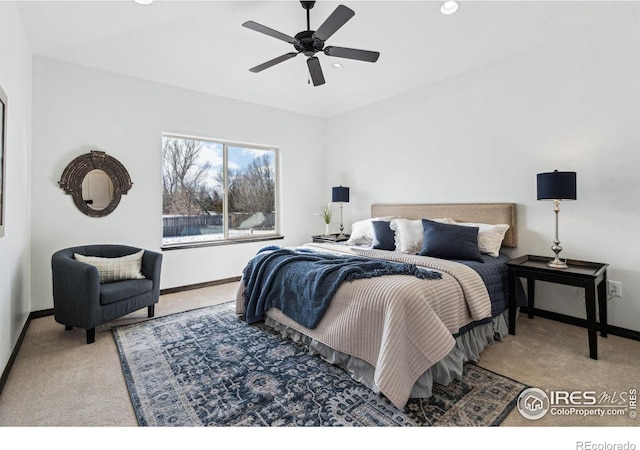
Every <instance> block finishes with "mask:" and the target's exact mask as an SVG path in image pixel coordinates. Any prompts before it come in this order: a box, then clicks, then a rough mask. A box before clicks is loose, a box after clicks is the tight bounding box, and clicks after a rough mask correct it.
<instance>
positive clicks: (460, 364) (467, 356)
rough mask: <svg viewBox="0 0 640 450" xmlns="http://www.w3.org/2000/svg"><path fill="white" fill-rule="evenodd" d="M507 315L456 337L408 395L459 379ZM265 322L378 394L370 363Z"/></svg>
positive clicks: (502, 332) (422, 394)
mask: <svg viewBox="0 0 640 450" xmlns="http://www.w3.org/2000/svg"><path fill="white" fill-rule="evenodd" d="M508 315H509V312H508V311H505V312H504V313H502V314H500V315H498V316H496V317H495V318H494V319H493V320H492V322H488V323H486V324H482V325H478V326H477V327H475V328H473V329H471V330H469V331H468V332H466V333H464V334H462V335H460V336H458V337H457V338H456V344H455V347H454V348H453V350H451V351H450V352H449V353H448V354H447V356H445V357H444V358H442V359H441V360H440V361H438V362H437V363H436V364H435V365H433V366H431V367H430V368H429V369H427V370H426V371H425V372H424V373H423V374H422V376H420V377H419V378H418V380H417V381H416V383H415V384H414V386H413V388H412V389H411V394H410V397H411V398H429V397H431V395H432V387H433V383H437V384H440V385H443V386H446V385H448V384H449V383H450V382H451V381H453V380H461V379H462V370H463V368H464V363H465V362H469V361H471V362H477V361H478V360H479V359H480V353H482V351H483V350H484V349H485V348H486V347H487V346H488V345H490V344H493V343H494V342H495V341H496V340H501V339H502V337H504V336H506V335H507V334H508V333H509V331H508V330H509V328H508V325H507V323H508V322H507V320H508ZM265 324H266V325H268V326H269V327H271V328H273V329H274V330H276V331H278V332H279V333H280V334H281V335H282V336H283V337H285V338H289V339H291V340H293V341H295V342H299V343H301V344H304V345H305V346H307V348H308V349H309V352H310V353H311V354H314V355H315V354H317V355H320V356H321V357H322V358H323V359H324V360H325V361H327V362H329V363H331V364H333V365H336V366H338V367H341V368H342V369H344V370H346V371H347V372H348V373H349V375H351V377H352V378H353V379H354V380H356V381H358V382H359V383H362V384H363V385H365V386H367V387H368V388H369V389H371V390H372V391H373V392H375V393H377V394H379V393H380V389H379V388H378V386H377V385H376V383H375V381H374V367H373V366H372V365H371V364H369V363H367V362H366V361H364V360H362V359H360V358H358V357H355V356H350V355H347V354H344V353H341V352H338V351H336V350H334V349H332V348H331V347H328V346H327V345H325V344H323V343H321V342H319V341H317V340H315V339H312V338H310V337H309V336H306V335H304V334H302V333H300V332H299V331H297V330H294V329H292V328H290V327H287V326H286V325H283V324H281V323H280V322H277V321H275V320H273V319H272V318H270V317H266V318H265Z"/></svg>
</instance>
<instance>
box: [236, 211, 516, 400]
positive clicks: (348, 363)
mask: <svg viewBox="0 0 640 450" xmlns="http://www.w3.org/2000/svg"><path fill="white" fill-rule="evenodd" d="M351 231H352V232H351V236H350V239H349V241H347V242H346V243H337V244H333V243H309V244H305V245H303V246H300V247H296V248H292V249H282V248H278V247H265V249H263V250H264V251H261V252H259V254H258V255H256V257H254V258H253V259H252V261H250V262H249V264H247V268H245V271H244V272H243V279H242V281H241V283H240V284H239V288H238V292H237V295H236V312H237V313H238V314H239V315H240V316H241V317H243V318H244V319H245V320H247V321H249V320H248V319H249V318H252V321H254V322H255V321H257V320H263V321H264V323H265V324H266V325H268V326H270V327H272V328H273V329H275V330H277V331H278V332H280V333H281V335H282V336H283V338H288V339H292V340H295V341H298V342H300V343H302V344H304V345H306V346H308V348H309V350H310V351H311V352H312V353H317V354H320V355H321V356H322V357H323V358H324V359H325V360H327V361H328V362H330V363H332V364H335V365H337V366H340V367H342V368H343V369H344V370H346V371H347V372H348V373H349V374H350V375H351V376H352V378H354V379H355V380H356V381H359V382H360V383H362V384H364V385H365V386H367V387H368V388H370V389H371V390H372V391H374V392H376V393H379V394H382V395H384V396H386V397H387V398H388V399H389V400H390V401H391V402H392V403H393V404H394V405H395V406H396V407H397V408H403V407H404V406H405V404H406V403H407V401H408V399H409V398H415V397H419V398H427V397H430V396H431V394H432V386H433V383H439V384H442V385H447V384H448V383H449V382H451V381H452V380H454V379H461V377H462V371H463V366H464V363H465V362H468V361H473V362H476V361H478V360H479V358H480V353H481V352H482V351H483V350H484V348H486V346H488V345H491V344H493V343H494V342H495V341H496V340H500V339H502V337H504V336H505V335H507V334H508V327H507V323H508V308H507V304H508V302H507V299H508V292H507V291H508V288H507V286H508V283H507V269H506V266H505V262H506V261H508V260H509V259H510V257H509V255H508V254H507V253H505V251H504V249H505V248H514V247H516V245H517V223H516V205H515V204H513V203H473V204H469V203H466V204H464V203H462V204H373V205H372V206H371V218H370V219H364V220H361V221H358V222H356V223H354V224H353V226H352V230H351ZM470 236H471V238H470ZM474 236H475V238H477V239H476V240H474V238H473V237H474ZM469 240H471V242H468V241H469ZM458 242H464V244H458ZM454 243H455V244H454ZM458 247H460V248H458ZM471 247H473V248H471ZM469 252H470V253H469ZM276 257H277V258H280V257H284V258H292V260H293V259H295V260H296V261H297V262H293V261H292V262H291V264H289V261H286V264H285V262H284V260H283V262H282V263H277V264H276V263H274V262H273V261H277V260H276V259H275V258H276ZM325 258H326V259H329V260H331V261H332V262H327V261H325ZM299 259H303V260H305V261H306V260H307V259H312V260H313V262H312V263H316V260H317V259H319V260H320V264H322V267H323V268H324V267H326V265H327V264H334V262H333V260H334V259H335V260H336V261H337V262H336V263H335V264H338V263H340V264H347V262H346V261H349V263H350V260H354V261H358V264H360V262H362V261H366V262H362V264H368V263H369V262H370V263H371V264H372V265H373V266H375V267H376V268H378V269H379V268H380V267H381V266H382V267H384V268H385V270H386V269H387V268H388V267H393V268H394V270H396V269H397V270H398V271H396V272H381V273H387V274H385V275H379V274H374V275H372V274H371V273H369V272H367V273H366V274H362V272H358V273H360V274H361V275H360V276H359V277H356V278H354V279H351V280H350V281H344V282H341V283H339V284H338V285H337V286H336V287H335V290H334V291H331V292H330V295H329V296H330V298H331V300H330V302H329V303H328V304H327V306H326V307H325V308H326V309H324V310H322V311H321V313H320V314H319V317H318V318H316V320H314V321H308V320H305V319H306V314H307V311H308V310H307V309H304V308H303V310H302V312H300V311H298V312H297V313H295V314H292V313H291V312H290V311H289V309H290V305H291V304H293V303H297V304H300V303H304V302H302V297H304V298H306V297H307V296H313V297H314V298H313V299H312V300H311V303H312V304H313V302H315V301H316V299H315V295H316V294H315V292H318V296H319V297H320V296H321V294H322V293H324V295H325V296H326V295H327V292H328V291H327V292H325V291H326V289H325V288H324V286H323V288H322V289H316V291H312V290H310V289H311V288H310V286H317V284H315V285H312V284H309V285H308V286H305V290H304V291H292V290H291V286H290V284H293V285H295V286H298V285H299V284H301V283H304V282H305V278H306V277H307V276H292V275H291V274H296V273H299V272H295V271H294V272H289V273H288V276H287V274H286V272H285V273H284V274H283V275H282V281H281V282H274V279H276V278H275V277H276V275H275V274H276V272H277V270H275V269H274V267H275V266H276V265H277V266H278V267H288V268H296V267H297V266H295V264H300V262H299V261H298V260H299ZM267 260H270V261H271V262H270V263H268V264H271V266H269V265H268V264H267V263H266V261H267ZM261 261H263V263H262V265H259V263H260V262H261ZM265 267H271V269H273V271H272V272H271V273H274V275H273V278H270V279H269V280H268V281H265V279H266V277H264V275H263V274H264V272H263V270H264V268H265ZM313 267H315V266H313ZM345 267H346V266H345ZM349 267H351V266H349ZM400 268H402V271H400ZM408 268H415V269H417V271H418V272H417V273H416V272H407V270H408ZM298 269H301V270H307V272H306V273H308V274H311V273H312V272H313V273H315V270H313V269H311V270H309V269H305V268H304V266H300V267H299V268H298ZM292 270H293V269H292ZM322 270H324V269H322ZM256 274H258V275H260V276H258V275H256ZM308 277H309V278H311V276H310V275H309V276H308ZM294 279H295V280H298V281H296V282H293V281H292V280H294ZM316 281H317V280H316ZM287 283H288V284H287ZM516 288H517V290H518V296H517V298H518V304H519V305H522V304H525V302H526V299H525V296H524V292H523V290H522V286H521V285H520V284H517V286H516ZM320 291H322V292H320ZM292 292H294V294H292ZM297 292H303V294H304V295H303V294H297ZM309 292H314V294H312V295H310V294H309ZM294 297H295V298H294ZM258 298H259V299H261V300H258V301H257V302H255V301H254V299H258ZM266 298H268V299H270V301H269V302H266V303H264V304H262V303H261V302H264V299H266ZM256 304H258V305H260V306H262V310H260V311H259V312H258V313H256ZM265 305H266V307H264V306H265ZM270 305H275V306H270ZM285 312H286V313H285ZM310 315H313V314H310ZM294 318H295V320H294Z"/></svg>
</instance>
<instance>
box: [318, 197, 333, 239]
mask: <svg viewBox="0 0 640 450" xmlns="http://www.w3.org/2000/svg"><path fill="white" fill-rule="evenodd" d="M320 215H321V216H322V220H324V234H325V236H329V235H330V234H331V233H330V231H331V230H329V224H330V223H331V204H328V205H325V206H323V207H322V208H320Z"/></svg>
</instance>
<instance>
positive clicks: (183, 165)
mask: <svg viewBox="0 0 640 450" xmlns="http://www.w3.org/2000/svg"><path fill="white" fill-rule="evenodd" d="M277 160H278V150H277V149H275V148H272V147H266V146H264V147H263V146H257V145H243V144H237V143H231V142H222V141H216V140H211V139H203V138H193V137H186V136H177V135H170V134H163V136H162V165H163V167H162V184H163V193H162V222H163V224H162V225H163V226H162V243H163V245H164V246H176V245H185V244H199V243H207V244H209V243H212V242H225V241H240V240H243V239H244V240H246V239H260V238H268V237H276V236H277V235H278V230H279V226H278V214H277V200H276V199H277V186H278V173H277V167H278V164H277Z"/></svg>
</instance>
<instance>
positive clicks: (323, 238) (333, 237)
mask: <svg viewBox="0 0 640 450" xmlns="http://www.w3.org/2000/svg"><path fill="white" fill-rule="evenodd" d="M339 236H340V233H335V234H318V235H315V236H311V239H313V242H346V241H348V240H349V235H348V234H345V235H344V236H343V237H339Z"/></svg>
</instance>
